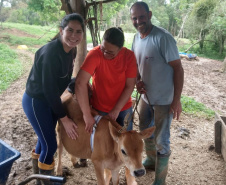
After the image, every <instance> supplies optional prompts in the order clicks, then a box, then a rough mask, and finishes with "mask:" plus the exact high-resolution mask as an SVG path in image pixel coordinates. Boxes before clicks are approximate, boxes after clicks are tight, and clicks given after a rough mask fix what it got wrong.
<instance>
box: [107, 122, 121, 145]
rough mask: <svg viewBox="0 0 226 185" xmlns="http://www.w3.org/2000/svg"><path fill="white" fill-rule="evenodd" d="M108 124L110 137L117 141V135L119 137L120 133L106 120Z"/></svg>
mask: <svg viewBox="0 0 226 185" xmlns="http://www.w3.org/2000/svg"><path fill="white" fill-rule="evenodd" d="M108 125H109V130H110V134H111V137H112V138H113V139H114V140H115V141H116V142H118V140H119V137H120V135H121V134H120V133H119V132H118V130H117V129H116V128H115V127H114V126H113V125H112V124H111V122H110V121H109V122H108Z"/></svg>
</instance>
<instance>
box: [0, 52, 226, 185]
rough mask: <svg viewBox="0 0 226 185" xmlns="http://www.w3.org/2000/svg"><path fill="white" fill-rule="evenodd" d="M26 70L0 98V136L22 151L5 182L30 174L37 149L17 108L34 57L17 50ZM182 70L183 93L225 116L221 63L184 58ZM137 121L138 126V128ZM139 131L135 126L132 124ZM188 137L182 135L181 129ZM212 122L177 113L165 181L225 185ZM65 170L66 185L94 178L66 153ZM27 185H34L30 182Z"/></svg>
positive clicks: (144, 181) (142, 183)
mask: <svg viewBox="0 0 226 185" xmlns="http://www.w3.org/2000/svg"><path fill="white" fill-rule="evenodd" d="M17 51H18V53H19V54H20V56H21V57H22V59H23V60H22V61H24V64H25V66H26V69H27V70H26V71H25V74H24V75H23V76H22V77H21V78H20V79H18V80H16V81H15V82H14V83H13V84H12V85H11V86H10V87H9V88H8V89H7V90H6V91H4V92H3V93H2V94H0V102H1V103H0V110H1V111H0V120H1V123H0V138H1V139H2V140H4V141H5V142H6V143H8V144H9V145H11V146H12V147H13V148H15V149H16V150H18V151H19V152H21V157H20V158H19V159H18V160H16V161H15V162H14V163H13V167H12V169H11V173H10V175H9V178H8V181H7V184H9V185H14V184H18V183H19V182H21V181H22V180H24V179H25V178H26V177H28V176H29V175H31V174H32V167H31V159H30V152H31V150H32V149H33V148H34V146H35V142H36V135H35V134H34V131H33V129H32V127H31V125H30V124H29V122H28V120H27V118H26V116H25V114H24V112H23V110H22V106H21V99H22V95H23V93H24V90H25V83H26V79H27V76H28V73H29V70H30V67H31V61H32V60H33V54H31V53H30V52H28V51H25V50H17ZM182 64H183V67H184V71H185V82H184V89H183V95H186V96H190V97H193V98H195V100H197V101H199V102H202V103H204V104H205V105H206V106H207V107H209V108H211V109H213V110H215V111H218V112H219V113H220V114H221V115H226V94H225V93H226V85H225V84H226V73H222V72H221V68H222V62H220V61H215V60H210V59H205V58H200V60H199V61H187V60H182ZM137 123H138V122H137V120H136V124H137ZM135 129H137V125H135ZM183 129H187V130H188V131H189V132H190V133H189V134H188V135H184V134H183V133H181V130H183ZM213 146H214V119H212V120H206V119H204V118H198V117H195V116H192V115H186V114H185V113H183V114H182V115H181V118H180V121H173V123H172V126H171V150H172V155H171V157H170V162H169V171H168V177H167V183H168V184H169V185H182V184H187V185H196V184H202V185H225V184H226V175H225V174H226V169H225V164H226V163H225V161H224V160H223V157H222V156H221V155H218V154H216V153H215V152H214V149H213ZM63 166H66V167H68V169H69V172H70V173H69V175H68V176H67V183H66V184H68V185H75V184H81V185H94V184H96V176H95V172H94V168H93V165H92V163H91V161H88V167H86V168H79V169H75V168H73V167H72V164H71V163H70V161H69V157H68V156H67V154H66V153H64V156H63ZM153 179H154V172H151V171H147V174H146V175H145V176H143V177H141V178H138V179H137V182H138V184H139V185H148V184H151V183H152V182H153ZM29 184H34V181H32V182H31V183H29ZM124 184H126V181H125V176H124V169H123V168H122V170H121V172H120V185H124Z"/></svg>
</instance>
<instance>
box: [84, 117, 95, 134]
mask: <svg viewBox="0 0 226 185" xmlns="http://www.w3.org/2000/svg"><path fill="white" fill-rule="evenodd" d="M83 119H84V121H85V124H86V128H85V130H86V132H88V133H90V134H91V133H92V132H93V125H94V124H95V119H94V118H93V116H92V115H91V114H90V115H83Z"/></svg>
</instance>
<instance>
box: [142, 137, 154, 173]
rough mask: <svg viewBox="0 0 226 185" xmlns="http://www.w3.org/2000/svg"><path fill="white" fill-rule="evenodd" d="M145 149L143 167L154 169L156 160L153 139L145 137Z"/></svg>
mask: <svg viewBox="0 0 226 185" xmlns="http://www.w3.org/2000/svg"><path fill="white" fill-rule="evenodd" d="M144 144H145V151H146V155H147V157H146V158H145V159H144V161H143V165H144V167H145V169H150V170H155V161H156V148H155V142H154V139H150V138H148V139H145V140H144Z"/></svg>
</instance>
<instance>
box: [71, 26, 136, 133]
mask: <svg viewBox="0 0 226 185" xmlns="http://www.w3.org/2000/svg"><path fill="white" fill-rule="evenodd" d="M123 44H124V34H123V31H122V30H121V29H120V28H115V27H114V28H110V29H108V30H107V31H106V32H105V34H104V36H103V41H102V44H101V45H100V46H97V47H95V48H93V49H92V50H91V51H90V52H89V53H88V55H87V57H86V59H85V61H84V63H83V65H82V67H81V69H80V71H79V73H78V75H77V78H76V84H75V85H76V90H75V93H76V97H77V99H78V102H79V105H80V107H81V110H82V112H83V118H84V120H85V123H86V128H85V129H86V131H87V132H89V133H91V132H92V129H93V124H94V123H95V120H94V118H93V117H92V115H91V112H90V106H89V99H88V88H87V83H88V82H89V80H90V78H91V77H92V90H93V92H92V97H91V105H92V107H93V108H94V109H96V110H97V111H98V112H99V113H100V114H102V115H106V114H108V115H109V116H110V117H111V118H112V119H113V120H116V121H117V122H118V123H119V124H120V125H122V126H123V125H124V123H123V121H124V118H125V116H126V114H127V113H129V114H130V115H132V101H131V94H132V92H133V89H134V85H135V78H136V75H137V65H136V59H135V56H134V53H133V52H132V51H130V50H128V49H127V48H125V47H123ZM128 130H132V120H131V121H130V124H129V127H128Z"/></svg>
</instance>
